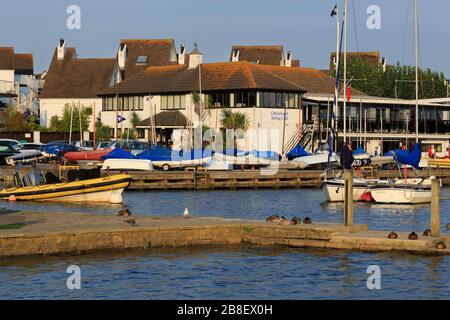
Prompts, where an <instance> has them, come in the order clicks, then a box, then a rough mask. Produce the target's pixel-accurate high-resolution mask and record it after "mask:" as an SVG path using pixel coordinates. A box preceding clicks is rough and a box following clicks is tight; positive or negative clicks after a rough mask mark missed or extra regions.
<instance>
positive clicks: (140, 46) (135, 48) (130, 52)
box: [120, 39, 177, 78]
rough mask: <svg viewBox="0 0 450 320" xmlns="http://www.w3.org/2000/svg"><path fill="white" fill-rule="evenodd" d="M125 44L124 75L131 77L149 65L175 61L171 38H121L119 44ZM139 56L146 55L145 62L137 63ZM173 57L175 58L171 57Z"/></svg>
mask: <svg viewBox="0 0 450 320" xmlns="http://www.w3.org/2000/svg"><path fill="white" fill-rule="evenodd" d="M122 45H126V46H127V56H126V61H125V70H124V77H125V78H128V77H131V76H132V75H133V74H136V73H138V72H140V71H143V70H145V69H146V68H148V67H149V66H164V65H174V64H176V63H177V60H176V53H175V52H174V50H175V42H174V40H173V39H122V40H121V41H120V46H122ZM139 56H145V57H147V60H146V61H147V63H146V64H137V63H136V61H137V59H138V57H139ZM173 58H175V59H173Z"/></svg>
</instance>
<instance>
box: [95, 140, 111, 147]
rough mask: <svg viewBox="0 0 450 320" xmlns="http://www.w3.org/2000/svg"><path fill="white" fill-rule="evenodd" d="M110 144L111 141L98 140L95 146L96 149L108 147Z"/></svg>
mask: <svg viewBox="0 0 450 320" xmlns="http://www.w3.org/2000/svg"><path fill="white" fill-rule="evenodd" d="M110 145H111V141H98V142H97V145H96V148H97V149H106V148H110Z"/></svg>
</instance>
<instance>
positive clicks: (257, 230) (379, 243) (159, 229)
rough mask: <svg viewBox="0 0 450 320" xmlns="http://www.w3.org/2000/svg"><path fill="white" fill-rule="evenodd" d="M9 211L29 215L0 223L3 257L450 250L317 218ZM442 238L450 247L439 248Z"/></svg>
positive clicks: (434, 240)
mask: <svg viewBox="0 0 450 320" xmlns="http://www.w3.org/2000/svg"><path fill="white" fill-rule="evenodd" d="M6 216H8V221H12V220H17V221H24V222H23V223H24V225H23V226H22V227H21V228H19V229H0V256H1V257H8V256H27V255H50V254H51V255H61V254H82V253H89V252H94V251H99V250H125V249H137V248H142V249H143V250H145V251H147V250H150V249H151V248H152V247H179V246H195V245H239V244H247V245H257V246H286V247H296V248H299V247H314V248H333V249H350V250H361V251H369V252H372V251H390V250H400V251H407V252H413V253H417V254H427V255H429V254H434V255H444V254H446V255H448V254H450V249H448V248H449V247H450V237H449V236H448V235H445V236H441V237H423V236H421V233H420V234H419V239H418V240H408V233H405V232H398V235H399V237H398V239H388V238H387V235H388V233H389V232H390V231H391V230H389V231H370V230H368V226H367V225H364V224H359V225H352V226H344V225H340V224H328V223H316V222H314V221H313V223H312V224H297V225H286V226H280V225H277V224H274V223H268V222H265V221H261V220H244V219H223V218H215V217H198V218H197V217H195V218H194V217H193V218H188V219H185V218H183V217H181V216H180V217H170V216H165V217H155V216H137V217H133V218H134V219H135V221H136V225H135V226H132V225H130V224H129V223H126V222H124V220H126V219H127V218H124V217H119V216H111V215H100V214H76V213H64V212H60V213H58V212H56V213H51V212H45V213H41V212H16V213H9V214H7V215H0V218H2V217H6ZM0 220H1V219H0ZM0 222H1V221H0ZM0 224H1V223H0ZM416 232H417V231H416ZM439 241H443V242H444V243H445V244H446V245H447V249H444V250H438V249H435V245H436V243H437V242H439Z"/></svg>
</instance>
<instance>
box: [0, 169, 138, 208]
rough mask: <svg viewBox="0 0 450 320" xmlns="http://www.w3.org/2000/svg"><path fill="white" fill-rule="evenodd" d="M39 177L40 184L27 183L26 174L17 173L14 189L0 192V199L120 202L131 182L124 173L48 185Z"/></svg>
mask: <svg viewBox="0 0 450 320" xmlns="http://www.w3.org/2000/svg"><path fill="white" fill-rule="evenodd" d="M38 178H39V179H40V180H41V181H43V183H42V184H39V183H38V184H33V183H30V180H31V179H29V177H28V176H27V175H26V176H24V177H22V176H20V174H18V172H16V173H15V181H16V187H10V188H5V189H3V190H0V199H2V200H8V199H10V197H12V196H13V197H14V198H15V199H16V200H27V201H52V202H54V201H56V202H94V203H101V202H107V203H121V202H122V193H123V190H124V189H125V188H126V187H128V185H129V184H130V182H131V180H132V179H131V177H130V176H129V175H127V174H118V175H112V176H106V177H101V178H95V179H88V180H79V181H72V182H61V183H51V184H50V183H49V184H47V183H46V182H45V178H44V177H43V176H41V177H38ZM35 181H36V180H35Z"/></svg>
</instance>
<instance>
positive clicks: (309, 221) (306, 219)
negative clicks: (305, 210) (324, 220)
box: [303, 217, 312, 224]
mask: <svg viewBox="0 0 450 320" xmlns="http://www.w3.org/2000/svg"><path fill="white" fill-rule="evenodd" d="M303 223H304V224H311V223H312V221H311V218H310V217H306V218H305V219H303Z"/></svg>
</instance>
